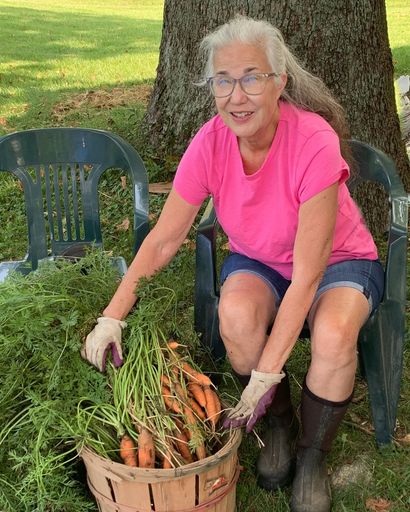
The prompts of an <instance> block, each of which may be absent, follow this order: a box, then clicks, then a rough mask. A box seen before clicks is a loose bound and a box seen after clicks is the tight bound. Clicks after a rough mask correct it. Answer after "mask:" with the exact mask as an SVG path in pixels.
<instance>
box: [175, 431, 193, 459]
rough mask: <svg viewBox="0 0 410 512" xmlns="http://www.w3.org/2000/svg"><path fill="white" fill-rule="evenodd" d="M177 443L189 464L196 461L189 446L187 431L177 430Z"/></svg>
mask: <svg viewBox="0 0 410 512" xmlns="http://www.w3.org/2000/svg"><path fill="white" fill-rule="evenodd" d="M175 444H176V446H177V449H178V452H179V453H180V455H181V456H182V458H183V459H184V461H185V462H186V463H187V464H189V463H191V462H193V461H194V459H193V458H192V454H191V452H190V450H189V446H188V436H187V435H186V434H185V432H182V431H181V432H178V431H176V432H175Z"/></svg>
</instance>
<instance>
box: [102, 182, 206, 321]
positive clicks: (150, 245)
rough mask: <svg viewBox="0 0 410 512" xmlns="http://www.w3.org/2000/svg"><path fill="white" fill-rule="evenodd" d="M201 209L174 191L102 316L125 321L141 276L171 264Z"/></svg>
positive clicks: (149, 274)
mask: <svg viewBox="0 0 410 512" xmlns="http://www.w3.org/2000/svg"><path fill="white" fill-rule="evenodd" d="M199 208H200V207H199V206H193V205H191V204H189V203H187V202H186V201H185V200H184V199H182V197H181V196H180V195H179V194H177V192H175V190H174V189H172V190H171V192H170V194H169V196H168V199H167V201H166V203H165V205H164V207H163V210H162V212H161V215H160V217H159V219H158V222H157V224H156V225H155V227H154V228H153V229H152V231H151V232H150V233H149V234H148V235H147V237H146V238H145V240H144V242H143V243H142V245H141V247H140V249H139V251H138V252H137V254H136V255H135V257H134V260H133V261H132V263H131V265H130V267H129V269H128V271H127V272H126V274H125V276H124V278H123V280H122V281H121V284H120V285H119V287H118V289H117V291H116V292H115V294H114V295H113V297H112V299H111V301H110V303H109V304H108V306H107V307H106V308H105V310H104V312H103V315H104V316H108V317H111V318H116V319H118V320H123V319H124V318H125V317H126V316H127V315H128V313H129V312H130V310H131V308H132V306H133V305H134V304H135V302H136V300H137V296H136V295H135V290H136V287H137V286H138V281H139V279H140V278H141V277H151V276H152V275H154V274H155V273H156V272H157V271H159V270H160V269H161V268H163V267H164V266H165V265H167V264H168V263H169V261H170V260H171V259H172V258H173V257H174V255H175V254H176V252H177V251H178V249H179V247H180V246H181V244H182V242H183V241H184V240H185V237H186V236H187V234H188V231H189V229H190V227H191V226H192V223H193V222H194V219H195V216H196V214H197V213H198V210H199Z"/></svg>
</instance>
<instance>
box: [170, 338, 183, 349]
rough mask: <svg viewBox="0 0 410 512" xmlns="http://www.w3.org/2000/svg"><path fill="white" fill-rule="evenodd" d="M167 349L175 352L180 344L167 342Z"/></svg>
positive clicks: (172, 341)
mask: <svg viewBox="0 0 410 512" xmlns="http://www.w3.org/2000/svg"><path fill="white" fill-rule="evenodd" d="M167 345H168V348H170V349H171V350H176V349H177V348H178V347H180V346H181V344H180V343H178V342H177V341H175V340H169V341H168V343H167Z"/></svg>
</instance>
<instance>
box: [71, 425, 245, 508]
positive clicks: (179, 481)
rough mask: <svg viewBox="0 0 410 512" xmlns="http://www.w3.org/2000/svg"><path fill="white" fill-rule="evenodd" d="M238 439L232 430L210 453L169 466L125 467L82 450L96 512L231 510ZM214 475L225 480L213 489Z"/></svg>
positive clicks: (238, 435) (89, 451) (85, 449)
mask: <svg viewBox="0 0 410 512" xmlns="http://www.w3.org/2000/svg"><path fill="white" fill-rule="evenodd" d="M240 442H241V432H240V431H234V432H232V433H230V434H229V437H227V440H226V443H225V445H224V446H223V447H222V448H221V449H220V450H219V451H218V452H217V453H215V454H214V455H211V456H209V457H207V458H206V459H203V460H201V461H196V462H193V463H191V464H187V465H186V466H182V467H181V468H175V469H142V468H130V467H128V466H125V465H124V464H120V463H118V462H114V461H111V460H108V459H104V458H103V457H100V456H99V455H97V454H96V453H94V452H92V451H91V450H89V449H88V448H84V449H83V450H82V452H81V454H80V455H81V457H82V459H83V461H84V464H85V466H86V469H87V476H88V479H89V483H90V484H91V485H92V486H93V487H94V488H95V489H94V490H95V491H96V492H95V497H96V500H97V504H98V507H99V510H100V512H125V511H126V512H134V511H135V512H152V510H155V511H158V512H191V511H192V512H195V511H197V510H198V511H200V512H202V511H203V510H206V512H234V511H235V503H236V499H235V498H236V475H237V470H238V456H237V452H238V448H239V445H240ZM219 478H223V479H224V482H226V484H225V485H223V486H221V487H218V488H215V487H214V488H213V487H212V486H213V484H214V483H215V482H216V481H217V479H219ZM197 482H198V489H197V488H196V485H197ZM90 488H91V487H90ZM91 490H93V489H92V488H91ZM197 494H198V495H197ZM218 497H220V499H219V501H218ZM151 501H152V503H151ZM153 507H155V508H153Z"/></svg>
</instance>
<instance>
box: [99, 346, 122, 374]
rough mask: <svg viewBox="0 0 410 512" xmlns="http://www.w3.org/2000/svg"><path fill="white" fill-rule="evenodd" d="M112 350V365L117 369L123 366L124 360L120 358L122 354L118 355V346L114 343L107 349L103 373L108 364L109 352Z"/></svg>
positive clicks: (103, 360)
mask: <svg viewBox="0 0 410 512" xmlns="http://www.w3.org/2000/svg"><path fill="white" fill-rule="evenodd" d="M110 350H111V353H112V364H113V365H114V366H115V368H119V367H120V366H121V365H122V359H121V357H120V354H119V353H118V350H117V346H116V344H115V343H114V342H112V343H110V344H109V345H108V346H107V348H106V349H105V352H104V355H103V359H102V371H103V372H104V371H105V365H106V363H107V355H108V352H109V351H110Z"/></svg>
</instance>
